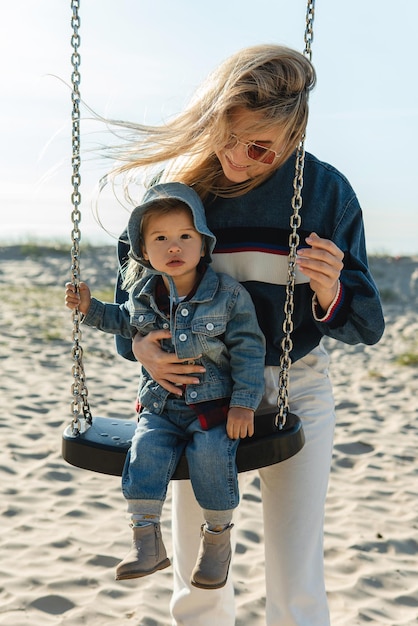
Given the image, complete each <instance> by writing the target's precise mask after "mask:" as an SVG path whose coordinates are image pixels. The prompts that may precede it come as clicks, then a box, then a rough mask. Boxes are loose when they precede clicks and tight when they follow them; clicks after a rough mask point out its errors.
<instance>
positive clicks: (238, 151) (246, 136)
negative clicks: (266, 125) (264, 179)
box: [216, 108, 286, 183]
mask: <svg viewBox="0 0 418 626" xmlns="http://www.w3.org/2000/svg"><path fill="white" fill-rule="evenodd" d="M261 120H262V116H261V115H260V114H259V113H257V112H255V111H251V110H249V109H245V108H237V109H236V110H235V111H234V112H233V113H232V114H231V122H230V129H231V136H233V138H234V139H233V140H232V141H231V144H232V147H231V145H230V144H227V145H226V146H225V147H224V148H221V149H219V150H217V151H216V156H217V157H218V159H219V162H220V164H221V166H222V170H223V173H224V176H225V178H226V179H227V180H228V181H229V182H230V183H243V182H245V181H247V180H250V179H252V178H254V177H255V176H258V175H260V174H266V173H268V172H269V171H273V170H275V169H276V168H277V165H278V157H277V156H274V160H273V162H272V163H271V164H267V163H263V162H262V161H255V160H253V159H251V158H249V156H248V151H247V146H246V144H247V143H248V144H249V143H256V144H257V145H258V146H264V147H265V148H270V149H271V150H274V151H275V152H276V153H277V154H278V155H279V154H280V153H281V152H283V150H284V149H285V147H286V146H285V140H284V137H282V136H280V133H278V131H277V130H276V129H268V130H257V131H254V130H252V128H254V126H258V125H259V123H260V121H261ZM234 144H235V145H234ZM250 152H251V150H250ZM271 156H273V155H271Z"/></svg>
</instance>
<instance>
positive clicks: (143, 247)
mask: <svg viewBox="0 0 418 626" xmlns="http://www.w3.org/2000/svg"><path fill="white" fill-rule="evenodd" d="M141 252H142V258H143V259H145V260H146V261H149V256H148V254H147V251H146V249H145V245H144V244H142V245H141Z"/></svg>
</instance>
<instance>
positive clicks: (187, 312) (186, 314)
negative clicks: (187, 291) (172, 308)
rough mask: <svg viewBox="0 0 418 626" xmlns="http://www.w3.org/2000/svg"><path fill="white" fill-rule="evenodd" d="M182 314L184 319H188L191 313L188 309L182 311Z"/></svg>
mask: <svg viewBox="0 0 418 626" xmlns="http://www.w3.org/2000/svg"><path fill="white" fill-rule="evenodd" d="M180 313H181V315H182V316H183V317H187V316H188V315H189V311H188V310H187V309H182V310H181V311H180Z"/></svg>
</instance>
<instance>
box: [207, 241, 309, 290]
mask: <svg viewBox="0 0 418 626" xmlns="http://www.w3.org/2000/svg"><path fill="white" fill-rule="evenodd" d="M212 259H213V261H212V267H213V269H214V270H215V272H225V273H226V274H231V275H232V276H233V277H234V278H236V279H237V280H239V282H240V283H245V282H247V281H258V282H261V283H268V284H271V285H286V283H287V274H288V256H287V254H283V253H280V252H278V250H277V249H276V250H274V251H272V252H265V251H263V250H260V249H259V248H258V249H254V250H253V249H251V248H250V249H249V248H248V246H241V249H238V250H233V249H229V250H228V252H218V250H217V249H215V251H214V254H213V256H212ZM308 282H309V278H308V277H307V276H304V275H303V274H302V272H301V271H300V270H299V268H298V267H296V268H295V283H296V284H298V285H301V284H306V283H308Z"/></svg>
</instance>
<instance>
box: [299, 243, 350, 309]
mask: <svg viewBox="0 0 418 626" xmlns="http://www.w3.org/2000/svg"><path fill="white" fill-rule="evenodd" d="M306 243H307V244H309V245H310V246H311V247H310V248H301V249H299V251H298V255H297V259H296V263H297V265H298V267H299V269H300V271H301V272H302V273H303V274H305V276H308V277H309V279H310V285H311V289H312V290H313V291H314V292H315V293H316V297H317V299H318V303H319V305H320V306H321V308H322V309H323V310H324V311H326V310H327V309H328V307H329V306H330V304H331V303H332V301H333V300H334V298H335V296H336V295H337V291H338V282H339V278H340V274H341V271H342V269H343V267H344V265H343V258H344V254H343V252H342V251H341V250H340V249H339V248H338V246H336V245H335V243H333V242H332V241H330V240H329V239H321V237H319V236H318V235H317V234H316V233H311V234H310V235H309V237H307V238H306Z"/></svg>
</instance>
